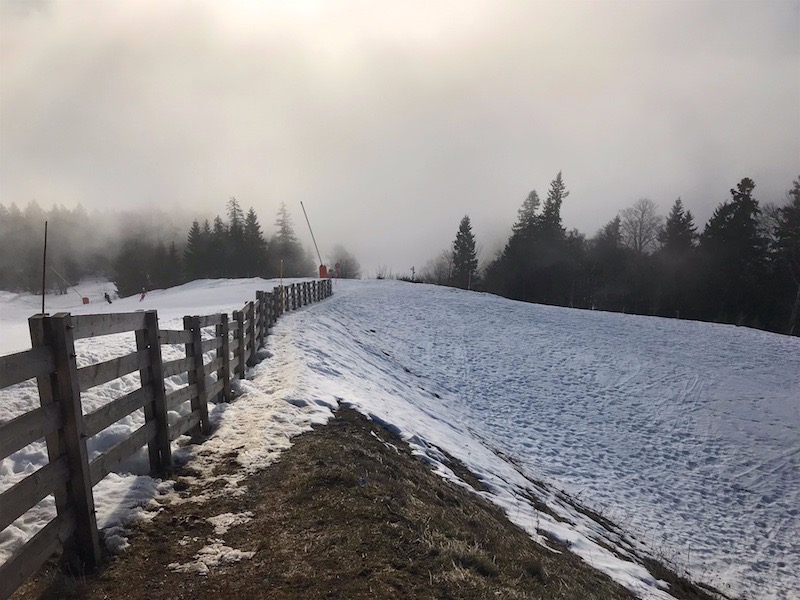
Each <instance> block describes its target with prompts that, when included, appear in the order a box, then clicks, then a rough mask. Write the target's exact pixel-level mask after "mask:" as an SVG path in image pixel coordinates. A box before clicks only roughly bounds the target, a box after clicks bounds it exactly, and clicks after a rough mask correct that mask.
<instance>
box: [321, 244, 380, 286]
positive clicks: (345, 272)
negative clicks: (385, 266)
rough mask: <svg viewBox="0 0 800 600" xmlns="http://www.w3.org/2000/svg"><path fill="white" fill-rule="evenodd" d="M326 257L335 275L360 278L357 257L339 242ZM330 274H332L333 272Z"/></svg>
mask: <svg viewBox="0 0 800 600" xmlns="http://www.w3.org/2000/svg"><path fill="white" fill-rule="evenodd" d="M328 258H329V260H330V264H331V265H332V266H333V270H334V273H335V274H336V276H337V277H341V278H342V279H361V264H360V263H359V262H358V259H357V258H356V257H355V256H353V255H352V254H351V253H350V251H349V250H347V248H345V247H344V246H342V245H341V244H337V245H335V246H334V247H333V252H331V254H330V256H329V257H328ZM337 265H338V266H337ZM331 274H332V275H333V273H331ZM384 278H385V275H384Z"/></svg>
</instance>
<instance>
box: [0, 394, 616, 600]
mask: <svg viewBox="0 0 800 600" xmlns="http://www.w3.org/2000/svg"><path fill="white" fill-rule="evenodd" d="M234 459H235V457H232V456H231V457H225V458H224V459H223V460H222V461H221V462H220V464H219V466H218V470H219V471H220V472H225V471H226V470H228V471H231V470H234V469H235V468H236V466H237V465H236V462H235V460H234ZM184 475H187V473H184ZM177 479H178V484H177V486H176V487H178V488H181V487H183V485H182V482H183V480H182V479H181V475H180V474H178V477H177ZM245 485H246V488H245V489H244V493H242V494H238V495H237V494H232V493H230V492H229V491H227V490H221V491H220V490H218V491H217V492H216V493H211V494H209V493H208V490H207V489H205V490H202V489H192V487H189V488H187V489H185V490H184V491H183V493H182V495H184V496H186V497H189V498H190V497H197V496H198V495H201V496H202V495H205V496H206V497H207V500H205V501H204V502H200V503H197V502H195V501H173V502H171V503H169V504H167V506H166V507H165V508H164V510H163V511H162V512H161V513H160V514H158V515H157V516H156V517H155V518H154V519H153V520H152V521H151V522H147V523H143V524H141V525H140V526H139V527H138V528H137V529H136V530H135V531H133V532H132V534H131V535H130V543H131V547H130V548H129V549H128V550H127V551H126V552H124V553H123V554H121V555H119V556H117V557H113V558H111V559H110V560H109V562H108V564H107V565H106V566H105V568H103V569H102V570H100V571H99V572H98V573H96V574H93V575H90V576H87V577H85V578H72V577H69V576H64V575H63V574H61V572H60V571H59V570H58V569H57V568H56V566H55V565H50V566H49V567H48V568H46V569H45V570H44V571H43V572H42V573H41V574H40V575H39V576H38V577H36V578H34V579H33V580H32V581H30V582H29V583H28V584H26V586H24V587H23V588H21V589H20V590H19V591H18V593H17V594H16V595H15V596H14V597H13V598H15V600H17V599H22V598H25V599H29V598H88V599H106V598H125V599H126V600H135V599H142V600H144V599H147V600H157V599H174V600H178V599H202V598H209V599H211V598H213V599H219V598H230V599H239V598H243V599H244V598H270V599H273V598H274V599H284V598H285V599H289V598H303V599H304V600H310V599H315V598H348V599H351V598H352V599H357V598H398V599H400V598H403V599H407V598H423V599H424V598H463V599H470V598H493V599H496V598H575V599H589V600H591V599H600V598H602V599H609V598H631V595H630V594H629V593H628V592H627V590H625V589H623V588H622V587H620V586H619V585H617V584H615V583H614V582H612V581H611V580H610V579H609V578H608V577H607V576H605V575H603V574H601V573H599V572H597V571H595V570H593V569H591V568H590V567H589V566H588V565H587V564H586V563H584V562H583V561H581V560H580V559H578V558H577V557H575V556H574V555H572V554H570V553H568V552H564V553H557V552H552V551H549V550H547V549H545V548H543V547H541V546H540V545H538V544H536V543H534V542H533V541H532V540H531V539H530V537H529V536H528V535H527V534H526V533H525V532H523V531H522V530H521V529H519V528H517V527H516V526H514V525H512V524H511V523H510V522H509V521H508V520H507V519H506V518H505V516H504V515H503V514H502V513H501V511H500V510H499V509H497V508H496V507H494V506H493V505H491V504H489V503H488V502H486V501H484V500H483V499H482V498H480V497H478V496H477V495H475V494H472V493H469V492H467V491H466V490H463V489H461V488H460V487H458V486H456V485H453V484H451V483H448V482H446V481H444V480H443V479H441V478H440V477H438V476H436V475H434V474H433V473H432V472H431V471H430V469H429V468H428V466H427V465H425V464H424V463H422V462H421V461H419V460H417V459H415V458H414V457H412V456H411V454H410V452H409V450H408V448H407V447H406V446H405V445H404V444H403V442H402V441H401V440H399V439H398V438H397V437H395V436H394V435H393V434H391V433H390V432H388V431H386V430H384V429H382V428H380V427H378V426H376V425H375V424H373V423H370V422H368V421H367V420H366V419H365V418H364V417H362V416H361V415H360V414H358V413H356V412H355V411H353V410H350V409H347V408H342V409H340V410H339V411H338V413H337V417H336V419H335V420H333V421H331V422H330V423H329V424H328V425H326V426H324V427H318V428H317V429H316V430H314V431H313V432H310V433H307V434H304V435H301V436H299V437H298V438H296V440H295V445H294V446H292V448H291V449H290V450H288V451H286V452H284V453H283V454H282V455H281V458H280V460H279V461H278V462H277V463H275V464H273V465H271V466H269V467H267V468H265V469H263V470H262V471H260V472H258V473H256V474H255V475H252V476H251V477H249V478H248V479H247V480H246V481H245ZM212 487H213V486H212ZM217 487H218V488H220V489H221V486H217ZM209 517H215V518H209Z"/></svg>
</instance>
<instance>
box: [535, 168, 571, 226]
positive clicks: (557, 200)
mask: <svg viewBox="0 0 800 600" xmlns="http://www.w3.org/2000/svg"><path fill="white" fill-rule="evenodd" d="M567 196H569V190H567V186H566V185H565V184H564V180H563V178H562V177H561V171H559V172H558V175H556V178H555V179H553V181H551V182H550V189H549V190H548V192H547V198H546V199H545V201H544V206H543V207H542V214H541V217H540V218H539V224H540V228H541V230H542V232H543V233H544V234H545V235H546V236H547V237H548V238H550V239H563V237H564V228H563V227H562V226H561V205H562V204H563V202H564V199H565V198H566V197H567Z"/></svg>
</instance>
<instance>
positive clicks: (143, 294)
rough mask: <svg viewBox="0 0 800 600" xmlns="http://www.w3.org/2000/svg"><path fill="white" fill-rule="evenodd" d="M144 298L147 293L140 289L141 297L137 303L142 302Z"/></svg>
mask: <svg viewBox="0 0 800 600" xmlns="http://www.w3.org/2000/svg"><path fill="white" fill-rule="evenodd" d="M145 296H147V292H146V291H145V289H144V288H142V295H141V296H139V302H141V301H142V300H144V297H145Z"/></svg>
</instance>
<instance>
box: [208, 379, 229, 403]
mask: <svg viewBox="0 0 800 600" xmlns="http://www.w3.org/2000/svg"><path fill="white" fill-rule="evenodd" d="M224 389H225V382H224V381H223V380H222V379H218V380H217V381H215V382H214V384H213V385H212V386H211V387H209V388H208V398H209V400H213V399H215V398H216V397H217V395H218V394H219V393H220V392H221V391H222V390H224Z"/></svg>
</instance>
